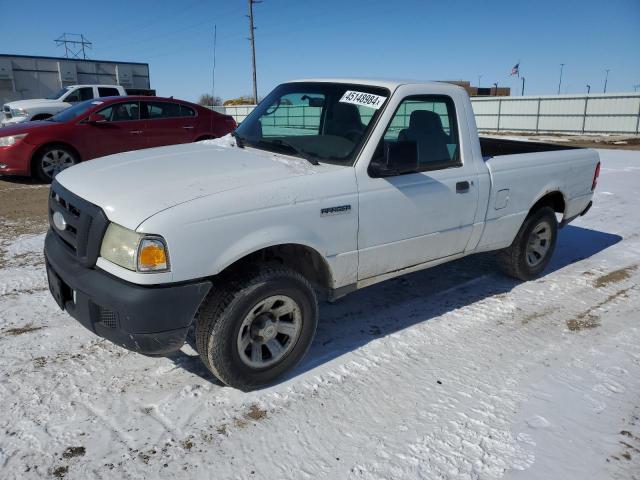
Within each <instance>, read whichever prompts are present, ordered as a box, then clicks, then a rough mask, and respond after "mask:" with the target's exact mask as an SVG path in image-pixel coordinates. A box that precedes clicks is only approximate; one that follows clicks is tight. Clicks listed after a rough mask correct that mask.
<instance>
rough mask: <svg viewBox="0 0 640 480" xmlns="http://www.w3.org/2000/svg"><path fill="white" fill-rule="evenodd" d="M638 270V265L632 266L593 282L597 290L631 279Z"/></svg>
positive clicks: (602, 276)
mask: <svg viewBox="0 0 640 480" xmlns="http://www.w3.org/2000/svg"><path fill="white" fill-rule="evenodd" d="M637 268H638V266H637V265H630V266H628V267H625V268H620V269H618V270H614V271H613V272H609V273H607V274H606V275H601V276H600V277H598V278H596V280H595V281H594V282H593V285H594V286H595V287H596V288H602V287H606V286H607V285H609V284H611V283H618V282H622V281H624V280H627V279H628V278H629V277H631V273H632V272H634V271H635V270H636V269H637Z"/></svg>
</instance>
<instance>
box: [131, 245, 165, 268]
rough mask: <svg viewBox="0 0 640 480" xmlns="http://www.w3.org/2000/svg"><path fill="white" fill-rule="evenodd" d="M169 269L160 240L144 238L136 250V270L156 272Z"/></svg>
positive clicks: (163, 246)
mask: <svg viewBox="0 0 640 480" xmlns="http://www.w3.org/2000/svg"><path fill="white" fill-rule="evenodd" d="M168 269H169V259H168V258H167V248H166V246H165V245H164V243H163V242H162V241H161V240H156V239H149V238H145V239H143V240H142V241H141V242H140V247H139V249H138V270H139V271H141V272H151V271H153V272H157V271H159V270H168Z"/></svg>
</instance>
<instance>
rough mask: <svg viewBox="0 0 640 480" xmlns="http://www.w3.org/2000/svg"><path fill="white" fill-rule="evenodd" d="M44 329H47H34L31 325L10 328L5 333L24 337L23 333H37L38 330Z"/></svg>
mask: <svg viewBox="0 0 640 480" xmlns="http://www.w3.org/2000/svg"><path fill="white" fill-rule="evenodd" d="M43 328H45V327H34V326H33V324H31V323H29V324H27V325H25V326H24V327H16V328H9V329H8V330H5V331H4V333H5V334H6V335H11V336H13V337H16V336H18V335H22V334H23V333H29V332H35V331H36V330H41V329H43Z"/></svg>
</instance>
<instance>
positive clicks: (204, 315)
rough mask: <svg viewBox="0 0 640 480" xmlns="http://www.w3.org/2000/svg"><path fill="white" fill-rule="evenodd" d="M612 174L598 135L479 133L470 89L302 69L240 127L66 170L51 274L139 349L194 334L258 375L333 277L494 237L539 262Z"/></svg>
mask: <svg viewBox="0 0 640 480" xmlns="http://www.w3.org/2000/svg"><path fill="white" fill-rule="evenodd" d="M598 172H599V160H598V154H597V153H596V152H595V151H591V150H585V149H576V148H571V147H564V146H556V145H546V144H528V143H525V142H513V141H503V140H495V139H493V140H492V139H487V140H483V142H481V141H480V139H479V137H478V133H477V130H476V125H475V120H474V116H473V112H472V109H471V103H470V101H469V98H468V96H467V94H466V92H465V91H464V90H463V89H462V88H460V87H456V86H453V85H449V84H446V83H439V82H416V81H390V80H363V79H335V78H334V79H308V80H297V81H292V82H287V83H285V84H282V85H280V86H278V87H277V88H276V89H275V90H274V91H273V92H271V93H270V94H269V95H268V96H267V97H266V98H265V99H264V100H263V101H262V102H261V103H260V104H259V105H258V106H257V107H256V109H255V110H254V111H253V112H252V113H251V114H250V115H249V116H248V117H247V119H246V120H245V121H243V122H242V124H241V125H240V126H239V127H238V128H237V129H236V130H235V131H234V132H233V133H232V134H231V135H229V136H228V137H225V138H222V139H218V140H213V141H205V142H202V143H199V144H190V145H180V146H173V147H164V148H162V149H153V150H146V151H140V152H131V153H124V154H119V155H117V156H112V157H109V158H105V159H99V160H96V161H93V162H91V164H87V165H83V164H80V165H78V166H75V167H72V168H70V169H67V170H65V171H64V172H62V173H61V174H60V175H58V176H57V177H56V179H55V181H54V182H53V184H52V187H51V195H50V199H49V212H50V220H51V229H50V231H49V233H48V234H47V238H46V242H45V256H46V259H47V271H48V277H49V284H50V289H51V292H52V294H53V296H54V298H55V299H56V301H57V302H58V304H59V305H60V307H61V308H63V309H65V310H67V311H68V312H69V313H70V314H71V315H72V316H73V317H74V318H76V319H78V320H79V321H80V323H82V324H83V325H84V326H85V327H87V328H88V329H90V330H91V331H92V332H94V333H96V334H98V335H100V336H102V337H104V338H107V339H110V340H111V341H113V342H115V343H117V344H119V345H121V346H123V347H125V348H129V349H131V350H134V351H137V352H140V353H144V354H152V355H157V354H165V353H167V352H171V351H173V350H176V349H179V348H181V346H182V345H183V344H184V342H185V339H186V337H187V335H188V334H189V332H190V331H193V332H194V334H193V335H194V340H195V345H196V347H197V350H198V352H199V354H200V356H201V358H202V360H203V362H204V364H205V365H206V366H207V368H209V369H210V370H211V372H212V373H213V374H214V375H216V376H217V377H218V378H219V379H220V380H221V381H223V382H224V383H226V384H228V385H231V386H234V387H237V388H240V389H243V390H248V389H253V388H257V387H259V386H262V385H265V384H269V383H270V382H273V381H274V380H275V379H277V378H279V377H280V376H281V375H283V374H284V373H285V372H287V371H289V370H290V369H291V368H293V366H295V365H296V364H297V362H299V361H300V359H301V358H302V357H303V356H304V354H305V353H306V351H307V349H308V347H309V345H310V344H311V341H312V339H313V335H314V332H315V328H316V325H317V323H318V319H319V308H318V300H317V298H318V292H324V293H323V295H324V294H326V295H327V296H328V297H329V298H333V299H335V298H338V297H340V296H342V295H345V294H347V293H349V292H352V291H354V290H357V289H359V288H364V287H367V286H369V285H372V284H374V283H377V282H381V281H384V280H386V279H389V278H392V277H396V276H399V275H403V274H405V273H409V272H413V271H417V270H421V269H425V268H429V267H431V266H434V265H438V264H441V263H444V262H447V261H451V260H455V259H458V258H461V257H464V256H466V255H471V254H474V253H477V252H484V251H497V252H498V255H497V258H498V264H499V265H500V266H501V268H502V269H503V270H504V271H505V272H506V273H507V274H509V275H511V276H513V277H515V278H518V279H520V280H531V279H534V278H536V277H537V276H539V275H540V274H542V272H543V271H544V269H545V267H546V266H547V264H548V262H549V260H550V258H551V255H552V254H553V251H554V247H555V243H556V239H557V230H558V228H559V227H561V226H562V225H565V224H566V223H568V222H570V221H571V220H573V219H574V218H575V217H577V216H579V215H581V214H584V213H586V211H587V210H588V209H589V207H590V205H591V198H592V196H593V191H594V189H595V186H596V182H597V176H598ZM141 179H144V182H142V183H141Z"/></svg>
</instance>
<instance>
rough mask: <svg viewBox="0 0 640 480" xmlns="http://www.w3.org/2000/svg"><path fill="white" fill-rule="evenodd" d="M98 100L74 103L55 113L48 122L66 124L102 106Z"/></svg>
mask: <svg viewBox="0 0 640 480" xmlns="http://www.w3.org/2000/svg"><path fill="white" fill-rule="evenodd" d="M102 103H103V102H101V101H99V100H87V101H85V102H80V103H76V104H75V105H74V106H73V107H69V108H65V109H64V110H62V111H61V112H58V113H56V114H55V115H54V116H53V117H51V118H48V119H47V120H49V121H50V122H68V121H69V120H73V119H74V118H77V117H79V116H81V115H83V114H84V113H86V112H88V111H89V110H91V109H92V108H94V107H96V106H97V105H102Z"/></svg>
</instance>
